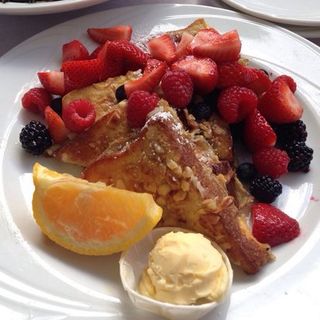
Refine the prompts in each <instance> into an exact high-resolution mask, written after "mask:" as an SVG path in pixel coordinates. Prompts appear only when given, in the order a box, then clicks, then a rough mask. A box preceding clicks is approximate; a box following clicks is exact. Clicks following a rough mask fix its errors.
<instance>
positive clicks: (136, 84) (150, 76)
mask: <svg viewBox="0 0 320 320" xmlns="http://www.w3.org/2000/svg"><path fill="white" fill-rule="evenodd" d="M167 68H168V66H167V64H166V63H165V62H164V61H160V63H159V65H158V67H155V68H153V70H149V71H148V72H144V73H143V75H142V77H141V78H139V79H137V80H130V81H128V82H126V83H125V85H124V88H125V92H126V95H127V97H129V96H130V94H131V93H132V92H134V91H137V90H142V91H148V92H152V91H153V90H154V88H155V87H156V86H157V85H158V84H159V82H160V81H161V79H162V77H163V75H164V74H165V72H166V70H167Z"/></svg>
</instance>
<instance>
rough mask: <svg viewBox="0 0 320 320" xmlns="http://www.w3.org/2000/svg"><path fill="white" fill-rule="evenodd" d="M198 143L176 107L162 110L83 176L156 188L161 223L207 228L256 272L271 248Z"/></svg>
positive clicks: (138, 188) (246, 267) (234, 256)
mask: <svg viewBox="0 0 320 320" xmlns="http://www.w3.org/2000/svg"><path fill="white" fill-rule="evenodd" d="M199 145H200V144H197V143H194V142H193V139H192V137H191V135H190V134H189V133H188V132H186V131H185V130H184V129H183V126H182V123H181V122H180V120H179V119H178V118H177V117H176V116H175V114H174V113H173V112H169V111H159V112H156V113H155V114H153V115H152V116H151V117H150V119H149V120H148V122H147V124H146V125H145V126H144V128H143V129H142V130H141V132H140V135H139V137H138V138H137V139H136V140H135V141H133V142H131V143H130V144H129V145H128V146H127V147H126V148H124V149H123V150H122V151H120V152H118V153H116V154H112V155H104V156H102V157H101V158H100V159H99V160H97V161H95V162H94V163H92V164H91V165H90V166H89V167H87V168H86V169H85V170H84V172H83V177H84V178H85V179H87V180H89V181H103V182H105V183H107V184H112V185H114V186H116V187H119V188H125V189H128V190H134V191H137V192H149V193H151V194H152V195H153V196H154V199H155V200H156V202H157V203H158V204H159V205H161V206H162V207H163V218H162V221H161V225H164V226H179V227H183V228H188V229H191V230H195V231H197V232H201V233H204V234H205V235H207V236H208V237H210V238H211V239H213V240H215V241H216V242H217V243H218V244H220V245H221V247H222V248H223V249H224V250H225V251H226V253H227V254H228V255H229V257H230V259H231V260H232V261H233V262H234V263H235V264H237V265H240V267H241V268H242V269H243V270H244V271H246V272H247V273H255V272H257V271H258V270H259V269H260V267H261V266H263V265H264V264H265V263H266V262H268V261H269V260H271V259H272V255H271V253H270V248H269V246H268V245H265V244H261V243H259V242H258V241H257V240H256V239H255V238H254V237H253V236H252V234H251V232H250V230H249V228H248V226H247V224H246V223H245V219H244V218H243V216H242V215H240V214H239V212H238V209H237V207H236V205H235V203H234V198H233V197H232V196H230V195H229V194H228V190H227V187H226V179H225V177H224V176H223V175H222V174H218V175H216V174H214V173H213V172H212V167H211V163H212V162H214V161H216V159H215V158H214V156H213V158H212V159H211V156H212V152H211V151H210V149H211V147H210V146H209V144H208V143H207V142H206V141H205V140H204V139H202V142H201V148H202V151H203V150H205V147H204V146H205V145H207V149H208V152H207V153H202V152H201V153H200V152H199V150H198V148H199ZM199 154H202V157H200V156H199ZM128 205H130V204H128Z"/></svg>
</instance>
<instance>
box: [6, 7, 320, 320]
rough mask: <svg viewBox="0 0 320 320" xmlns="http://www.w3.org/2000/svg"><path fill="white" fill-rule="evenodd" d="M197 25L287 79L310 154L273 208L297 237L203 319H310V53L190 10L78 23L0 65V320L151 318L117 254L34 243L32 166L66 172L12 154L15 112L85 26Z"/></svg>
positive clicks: (317, 126) (315, 189) (316, 125)
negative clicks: (291, 223)
mask: <svg viewBox="0 0 320 320" xmlns="http://www.w3.org/2000/svg"><path fill="white" fill-rule="evenodd" d="M198 17H204V18H206V19H207V21H208V22H209V23H210V24H211V25H212V26H214V27H216V28H218V29H219V30H221V31H227V30H230V29H233V28H235V29H237V30H238V31H239V33H240V35H241V39H242V43H243V48H242V53H243V54H244V55H245V56H247V57H248V58H250V59H251V60H252V61H253V62H255V63H258V64H259V65H261V66H262V67H264V68H266V69H269V70H270V69H271V70H273V71H274V72H275V73H287V74H289V75H291V76H293V77H294V78H295V79H296V81H297V83H298V87H299V92H298V97H299V99H301V101H302V103H303V105H304V106H305V112H304V116H303V118H304V120H305V122H306V123H307V126H308V130H309V137H308V144H310V145H311V146H312V147H313V148H314V149H315V155H314V157H315V159H314V161H313V166H312V170H311V172H310V173H308V174H290V175H288V176H287V177H285V178H284V179H282V182H283V185H284V192H283V194H282V195H281V197H280V198H279V201H278V202H277V205H278V206H279V207H280V208H282V209H283V210H285V211H287V212H288V213H289V214H290V215H291V216H293V217H295V218H297V219H298V220H299V222H300V224H301V228H302V234H301V236H300V237H299V238H297V239H296V240H294V241H293V242H291V243H289V244H286V245H283V246H280V247H278V248H276V249H275V250H274V252H275V254H276V256H277V260H276V261H275V262H274V263H271V264H269V265H267V266H266V267H265V268H264V269H263V270H262V271H261V272H260V273H259V274H257V275H256V276H247V275H244V274H243V273H241V272H237V271H236V272H235V279H234V286H233V289H232V296H231V299H230V300H229V301H227V302H226V303H224V304H223V305H221V306H220V307H219V308H218V309H216V310H215V311H214V314H210V315H209V316H208V317H206V319H212V317H214V318H215V319H216V320H225V319H226V318H227V319H228V320H242V319H246V320H247V319H253V318H256V319H260V320H265V319H268V320H269V319H270V317H273V318H275V319H282V318H287V319H290V320H301V318H304V319H308V320H319V319H320V313H319V306H320V295H319V294H318V290H319V281H318V273H319V265H320V254H319V246H320V216H319V211H320V202H319V200H318V199H319V198H320V181H319V176H320V167H319V163H320V159H319V143H318V141H319V131H320V108H319V101H320V87H319V83H320V63H319V62H320V49H319V48H318V47H317V46H315V45H313V44H311V43H310V42H308V41H306V40H304V39H303V38H301V37H299V36H297V35H296V34H293V33H290V32H288V31H286V30H284V29H282V28H279V27H275V26H273V25H272V24H267V23H263V22H261V21H260V20H258V19H246V18H245V17H244V16H243V15H239V14H237V13H232V12H230V11H226V10H222V9H216V8H212V7H204V6H191V5H144V6H140V7H131V8H121V9H116V10H112V11H106V12H100V13H96V14H92V15H89V16H84V17H81V18H78V19H75V20H71V21H69V22H66V23H63V24H61V25H58V26H56V27H54V28H51V29H48V30H46V31H44V32H41V33H39V34H38V35H36V36H34V37H32V38H30V39H29V40H27V41H25V42H23V43H22V44H20V45H19V46H17V47H16V48H14V49H13V50H11V51H10V52H9V53H7V54H6V55H5V56H3V57H2V58H0V74H1V75H2V76H1V77H0V87H1V88H2V90H1V109H0V137H2V140H1V144H0V148H1V149H0V161H1V162H0V163H1V170H0V174H1V176H0V177H1V180H0V181H1V183H0V200H1V215H0V246H1V250H0V314H1V318H2V319H18V320H20V319H27V318H28V319H46V320H51V319H52V320H53V319H68V320H70V319H72V320H75V319H103V318H107V317H108V319H112V320H113V319H130V320H135V319H136V320H138V319H139V320H141V319H156V317H153V316H152V315H149V314H147V313H144V312H142V311H139V310H136V309H134V308H133V306H132V304H131V303H130V301H129V299H128V297H127V295H126V293H125V292H124V290H123V289H122V287H121V284H120V277H119V266H118V261H119V255H113V256H110V257H85V256H80V255H76V254H73V253H71V252H68V251H67V250H64V249H63V248H60V247H58V246H56V245H55V244H53V243H52V242H51V241H49V240H47V239H46V238H45V237H43V236H42V235H41V233H40V231H39V228H38V227H37V225H36V224H35V222H34V221H33V218H32V211H31V197H32V191H33V186H32V179H31V168H32V164H33V163H34V161H36V160H38V161H40V163H42V164H44V165H47V166H49V167H50V168H53V169H56V170H59V171H71V166H67V165H62V164H59V163H57V162H56V161H54V160H52V159H44V158H42V157H38V158H35V157H33V156H29V155H27V154H26V153H25V152H23V151H22V150H21V149H20V146H19V143H18V135H19V132H20V130H21V128H22V126H23V125H24V124H26V123H27V121H29V120H30V119H31V116H30V115H29V114H27V113H26V112H23V111H22V110H21V106H20V99H21V96H22V94H23V92H25V90H27V89H28V88H30V87H32V86H34V85H35V84H36V83H37V77H36V72H37V71H39V70H43V69H48V68H58V65H59V59H60V56H59V55H60V51H59V48H61V45H62V44H63V43H65V42H67V41H70V40H71V39H74V38H78V39H80V40H81V41H83V42H84V43H86V44H87V45H90V44H91V42H90V40H89V39H88V38H87V37H86V35H85V32H84V30H86V29H87V28H88V27H90V26H93V25H94V26H103V25H105V24H106V23H107V24H108V25H111V24H120V23H130V24H132V26H133V28H134V36H135V38H136V39H139V38H141V37H142V36H145V35H147V34H148V33H150V32H151V31H156V30H158V31H159V30H166V29H172V28H177V27H183V26H186V25H187V24H188V23H190V22H192V21H193V20H194V19H195V18H198ZM91 45H92V44H91ZM311 199H312V200H311Z"/></svg>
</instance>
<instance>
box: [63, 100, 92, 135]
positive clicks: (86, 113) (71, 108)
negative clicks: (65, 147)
mask: <svg viewBox="0 0 320 320" xmlns="http://www.w3.org/2000/svg"><path fill="white" fill-rule="evenodd" d="M62 119H63V121H64V123H65V125H66V127H67V128H68V129H69V130H71V131H73V132H76V133H80V132H82V131H84V130H86V129H88V128H90V127H91V126H92V125H93V123H94V122H95V119H96V111H95V108H94V106H93V105H92V104H91V102H90V101H88V100H85V99H78V100H74V101H72V102H70V103H69V104H68V105H67V106H65V107H64V108H63V110H62Z"/></svg>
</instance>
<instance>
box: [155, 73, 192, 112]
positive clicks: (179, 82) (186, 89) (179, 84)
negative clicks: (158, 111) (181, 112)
mask: <svg viewBox="0 0 320 320" xmlns="http://www.w3.org/2000/svg"><path fill="white" fill-rule="evenodd" d="M161 89H162V91H163V94H164V97H165V99H166V100H167V101H168V102H169V103H170V104H172V105H173V106H174V107H176V108H185V107H187V105H188V104H189V103H190V101H191V98H192V93H193V83H192V79H191V77H190V76H189V74H188V73H187V72H185V71H183V70H176V71H168V72H166V73H165V75H164V76H163V78H162V80H161Z"/></svg>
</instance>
